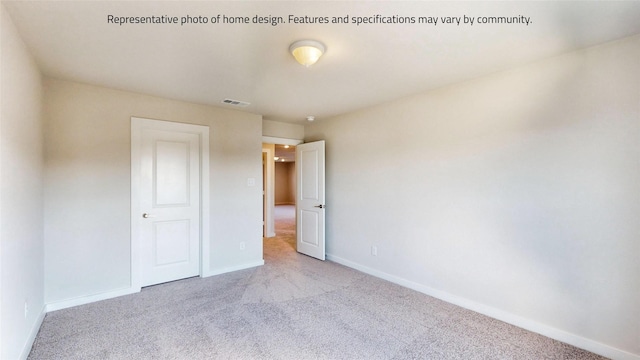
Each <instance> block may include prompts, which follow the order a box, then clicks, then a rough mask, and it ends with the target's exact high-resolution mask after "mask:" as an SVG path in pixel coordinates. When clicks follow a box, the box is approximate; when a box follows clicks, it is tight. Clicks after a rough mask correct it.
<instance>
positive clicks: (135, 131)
mask: <svg viewBox="0 0 640 360" xmlns="http://www.w3.org/2000/svg"><path fill="white" fill-rule="evenodd" d="M144 129H155V130H165V131H176V132H182V133H185V132H187V133H192V134H197V135H198V136H199V137H200V274H199V275H200V276H201V277H204V276H208V274H207V272H208V271H209V269H210V246H209V243H210V242H209V221H210V220H209V219H210V216H209V213H210V206H209V199H210V191H209V186H210V185H209V184H210V183H209V127H208V126H204V125H194V124H186V123H178V122H171V121H163V120H153V119H144V118H138V117H132V118H131V287H132V288H133V289H135V290H138V291H139V290H140V289H141V287H142V286H141V283H142V282H141V269H140V265H141V264H140V263H141V261H140V256H141V253H140V231H141V229H140V226H139V221H140V217H141V214H142V212H143V211H142V209H141V206H140V189H141V178H140V172H141V167H140V161H139V159H140V156H141V146H142V132H143V130H144Z"/></svg>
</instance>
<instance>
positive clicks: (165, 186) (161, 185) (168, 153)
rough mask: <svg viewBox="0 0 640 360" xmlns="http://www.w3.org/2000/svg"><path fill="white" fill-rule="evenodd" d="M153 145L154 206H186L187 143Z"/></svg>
mask: <svg viewBox="0 0 640 360" xmlns="http://www.w3.org/2000/svg"><path fill="white" fill-rule="evenodd" d="M155 145H156V149H155V152H156V153H155V159H156V174H155V180H154V185H155V186H154V191H153V193H154V198H155V202H154V203H155V205H156V206H180V205H188V203H189V176H190V172H189V166H190V164H189V142H176V141H157V142H156V144H155Z"/></svg>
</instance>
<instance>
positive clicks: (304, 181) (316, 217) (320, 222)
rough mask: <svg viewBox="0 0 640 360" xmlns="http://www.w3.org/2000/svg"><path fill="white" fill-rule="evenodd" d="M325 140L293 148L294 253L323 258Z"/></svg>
mask: <svg viewBox="0 0 640 360" xmlns="http://www.w3.org/2000/svg"><path fill="white" fill-rule="evenodd" d="M324 145H325V144H324V141H316V142H312V143H307V144H301V145H298V146H297V147H296V176H297V179H298V186H297V199H296V207H297V209H296V210H297V216H296V219H297V222H296V225H297V250H298V252H300V253H302V254H305V255H309V256H312V257H314V258H317V259H320V260H324V259H325V235H324V218H325V202H324V201H325V188H324V170H325V169H324V148H325V146H324Z"/></svg>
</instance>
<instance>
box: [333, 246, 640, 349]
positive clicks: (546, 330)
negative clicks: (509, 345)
mask: <svg viewBox="0 0 640 360" xmlns="http://www.w3.org/2000/svg"><path fill="white" fill-rule="evenodd" d="M327 260H330V261H333V262H336V263H338V264H341V265H344V266H347V267H350V268H353V269H356V270H358V271H362V272H363V273H366V274H369V275H372V276H375V277H377V278H381V279H384V280H387V281H390V282H392V283H395V284H398V285H401V286H404V287H406V288H409V289H412V290H415V291H418V292H421V293H423V294H426V295H429V296H433V297H435V298H438V299H440V300H443V301H446V302H448V303H451V304H454V305H458V306H460V307H463V308H465V309H469V310H472V311H475V312H478V313H480V314H483V315H487V316H489V317H492V318H494V319H497V320H500V321H504V322H506V323H509V324H512V325H515V326H517V327H520V328H523V329H526V330H529V331H532V332H535V333H538V334H541V335H544V336H547V337H549V338H552V339H555V340H558V341H562V342H564V343H567V344H570V345H573V346H576V347H579V348H581V349H585V350H588V351H591V352H593V353H596V354H599V355H602V356H605V357H608V358H611V359H619V360H640V355H636V354H632V353H630V352H627V351H624V350H621V349H617V348H614V347H612V346H609V345H606V344H602V343H599V342H597V341H594V340H591V339H587V338H584V337H581V336H578V335H575V334H572V333H569V332H566V331H564V330H560V329H556V328H554V327H551V326H548V325H544V324H541V323H538V322H536V321H534V320H531V319H528V318H524V317H522V316H518V315H515V314H512V313H509V312H506V311H503V310H500V309H496V308H494V307H491V306H487V305H484V304H481V303H478V302H475V301H472V300H469V299H466V298H463V297H460V296H456V295H453V294H450V293H447V292H444V291H440V290H437V289H434V288H431V287H428V286H424V285H421V284H418V283H415V282H413V281H409V280H406V279H403V278H400V277H397V276H394V275H390V274H387V273H385V272H382V271H379V270H376V269H372V268H370V267H367V266H364V265H361V264H358V263H355V262H352V261H350V260H346V259H343V258H341V257H338V256H335V255H331V254H327Z"/></svg>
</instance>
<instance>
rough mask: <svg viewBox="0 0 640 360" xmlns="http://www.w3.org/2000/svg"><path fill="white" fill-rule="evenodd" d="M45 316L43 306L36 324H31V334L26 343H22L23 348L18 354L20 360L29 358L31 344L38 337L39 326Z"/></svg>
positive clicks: (44, 307) (45, 312)
mask: <svg viewBox="0 0 640 360" xmlns="http://www.w3.org/2000/svg"><path fill="white" fill-rule="evenodd" d="M45 315H47V311H46V306H43V307H42V309H41V310H40V314H39V315H38V318H37V319H36V322H35V323H34V324H33V327H32V328H31V332H30V333H29V337H28V338H27V341H26V342H25V343H24V347H23V348H22V352H20V357H19V358H18V359H20V360H27V357H29V353H30V352H31V347H32V346H33V342H34V341H35V340H36V336H38V331H40V326H42V322H43V321H44V317H45Z"/></svg>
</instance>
